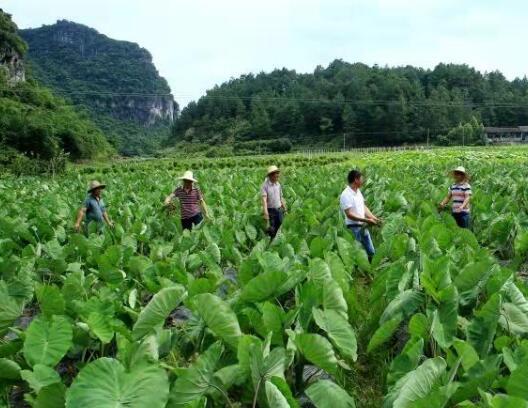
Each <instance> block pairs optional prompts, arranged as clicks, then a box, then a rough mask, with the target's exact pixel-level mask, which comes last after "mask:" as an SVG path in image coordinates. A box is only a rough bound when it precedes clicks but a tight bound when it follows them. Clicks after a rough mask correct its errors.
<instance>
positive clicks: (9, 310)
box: [0, 281, 24, 335]
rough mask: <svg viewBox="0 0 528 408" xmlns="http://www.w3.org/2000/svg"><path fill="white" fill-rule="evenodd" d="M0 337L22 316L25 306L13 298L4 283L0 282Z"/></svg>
mask: <svg viewBox="0 0 528 408" xmlns="http://www.w3.org/2000/svg"><path fill="white" fill-rule="evenodd" d="M0 299H2V301H1V302H0V335H2V334H4V333H5V331H6V330H7V329H8V328H9V327H10V326H11V325H12V324H13V322H14V321H15V320H16V319H17V318H18V317H19V316H20V315H21V314H22V311H23V310H24V304H23V303H22V302H20V301H19V300H17V299H16V298H14V297H13V296H11V295H10V294H9V290H8V288H7V285H6V283H5V282H4V281H0Z"/></svg>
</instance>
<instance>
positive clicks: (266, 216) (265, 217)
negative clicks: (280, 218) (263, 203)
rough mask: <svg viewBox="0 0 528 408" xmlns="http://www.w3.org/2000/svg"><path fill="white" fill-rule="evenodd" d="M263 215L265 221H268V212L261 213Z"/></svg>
mask: <svg viewBox="0 0 528 408" xmlns="http://www.w3.org/2000/svg"><path fill="white" fill-rule="evenodd" d="M263 217H264V219H265V220H266V221H269V214H268V213H264V214H263Z"/></svg>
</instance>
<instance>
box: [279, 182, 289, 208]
mask: <svg viewBox="0 0 528 408" xmlns="http://www.w3.org/2000/svg"><path fill="white" fill-rule="evenodd" d="M280 201H281V207H282V209H283V210H284V211H287V210H288V209H287V208H286V201H284V197H283V195H282V186H281V189H280Z"/></svg>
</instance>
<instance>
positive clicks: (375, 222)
mask: <svg viewBox="0 0 528 408" xmlns="http://www.w3.org/2000/svg"><path fill="white" fill-rule="evenodd" d="M367 223H368V224H370V225H378V220H377V219H375V218H367Z"/></svg>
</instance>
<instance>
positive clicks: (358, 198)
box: [339, 186, 365, 225]
mask: <svg viewBox="0 0 528 408" xmlns="http://www.w3.org/2000/svg"><path fill="white" fill-rule="evenodd" d="M339 205H340V207H341V211H343V214H344V216H345V224H346V225H362V224H363V223H362V222H360V221H354V220H351V219H350V218H348V217H347V215H346V212H345V211H346V210H348V209H350V210H352V212H353V213H354V214H355V215H357V216H358V217H361V218H365V199H364V198H363V194H361V191H360V190H359V189H358V190H357V191H354V190H352V189H351V188H350V186H347V188H345V189H344V190H343V192H342V193H341V197H340V199H339Z"/></svg>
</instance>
